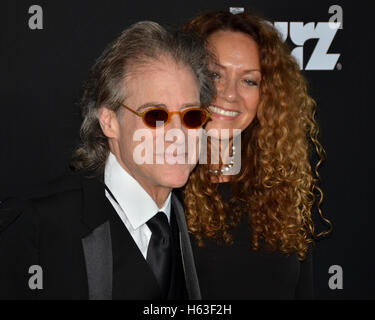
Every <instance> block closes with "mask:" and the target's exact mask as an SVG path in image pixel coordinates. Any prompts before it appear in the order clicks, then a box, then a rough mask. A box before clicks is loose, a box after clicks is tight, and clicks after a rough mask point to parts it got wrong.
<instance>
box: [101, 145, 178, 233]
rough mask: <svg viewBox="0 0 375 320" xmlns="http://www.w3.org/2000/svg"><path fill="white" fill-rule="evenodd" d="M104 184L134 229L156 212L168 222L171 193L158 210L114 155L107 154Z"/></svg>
mask: <svg viewBox="0 0 375 320" xmlns="http://www.w3.org/2000/svg"><path fill="white" fill-rule="evenodd" d="M104 183H105V184H106V186H107V187H108V188H109V190H110V191H111V193H112V194H113V196H114V197H115V199H116V201H117V202H118V204H119V205H120V207H121V209H122V210H123V211H124V213H125V215H126V217H127V218H128V220H129V222H130V224H131V225H132V227H133V228H134V229H138V228H139V227H140V226H141V225H143V224H145V223H146V222H147V221H148V220H150V219H151V218H152V217H153V216H154V215H155V214H156V213H157V212H158V211H163V212H164V213H165V214H166V215H167V217H168V221H169V220H170V213H171V193H169V195H168V197H167V199H166V200H165V202H164V204H163V206H162V207H161V208H160V209H159V208H158V206H157V204H156V203H155V201H154V200H153V199H152V198H151V196H150V195H149V194H148V193H147V192H146V191H145V190H144V189H143V188H142V186H141V185H140V184H139V183H138V181H137V180H135V179H134V178H133V177H132V176H131V175H130V174H129V173H128V172H126V170H125V169H123V168H122V167H121V165H120V164H119V163H118V161H117V159H116V157H115V155H114V154H113V153H111V152H110V153H109V156H108V159H107V161H106V165H105V169H104Z"/></svg>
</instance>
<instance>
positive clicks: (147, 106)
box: [136, 102, 167, 112]
mask: <svg viewBox="0 0 375 320" xmlns="http://www.w3.org/2000/svg"><path fill="white" fill-rule="evenodd" d="M150 107H160V108H166V107H167V106H166V105H165V104H163V103H160V102H147V103H144V104H142V105H141V106H140V107H138V108H137V110H136V111H137V112H140V111H142V110H143V109H147V108H150Z"/></svg>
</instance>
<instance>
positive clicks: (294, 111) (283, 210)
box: [184, 12, 332, 260]
mask: <svg viewBox="0 0 375 320" xmlns="http://www.w3.org/2000/svg"><path fill="white" fill-rule="evenodd" d="M184 29H185V30H188V31H193V32H194V33H196V34H197V35H199V36H200V37H202V38H203V39H205V40H207V38H208V37H209V35H211V34H212V33H214V32H216V31H219V30H230V31H237V32H243V33H245V34H248V35H249V36H251V37H252V38H253V39H254V40H255V41H256V42H257V44H258V48H259V54H260V64H261V73H262V81H261V84H260V102H259V105H258V110H257V115H256V118H255V119H254V120H253V122H252V123H251V124H250V126H249V127H248V128H247V129H246V130H244V131H243V132H242V136H241V143H242V146H241V151H242V154H241V157H242V161H241V165H242V167H241V172H240V173H239V174H238V175H236V176H233V177H232V179H231V183H230V185H231V188H232V191H233V195H234V197H233V199H231V201H230V202H229V203H225V202H223V201H222V199H221V198H220V196H219V194H218V192H217V187H218V184H217V183H212V182H211V175H210V174H209V173H208V165H204V164H200V165H198V166H197V167H196V169H195V170H194V171H193V173H192V175H191V176H190V179H189V181H188V183H187V185H186V187H185V189H184V202H185V210H186V215H187V224H188V228H189V231H190V232H191V233H192V234H193V235H194V236H195V238H196V240H197V242H198V245H200V246H202V245H203V239H204V237H207V238H215V239H221V240H224V242H225V243H227V244H231V243H232V241H233V240H232V235H231V232H230V229H231V228H232V227H234V226H235V225H236V224H237V223H238V222H239V221H240V218H241V216H243V215H244V213H246V215H247V216H248V221H249V225H250V227H251V231H252V232H251V247H252V248H253V249H254V250H257V249H259V248H260V247H261V244H262V242H263V243H264V244H265V247H266V248H267V249H268V250H271V251H275V250H280V252H282V253H291V252H296V253H297V254H298V257H299V259H300V260H303V259H305V257H306V253H307V250H308V248H309V244H310V243H311V242H312V239H313V238H314V237H319V236H322V235H325V234H327V233H328V232H329V231H330V230H329V231H325V232H321V233H319V234H318V235H316V234H315V233H314V225H313V221H312V217H311V211H312V207H313V205H314V203H315V202H316V201H317V197H316V196H317V195H318V198H319V201H318V203H317V208H318V211H319V215H320V217H321V218H322V219H323V220H324V221H325V222H326V223H328V224H329V226H330V229H331V228H332V225H331V222H330V221H329V220H327V219H326V218H324V217H323V215H322V212H321V209H320V204H321V202H322V201H323V193H322V190H321V189H320V188H319V186H318V183H319V180H320V177H319V174H318V171H317V169H318V167H319V165H320V164H321V162H322V161H323V155H324V149H323V147H322V146H321V144H320V143H319V141H318V126H317V123H316V121H315V117H314V114H315V111H316V104H315V102H314V100H313V99H312V98H311V97H310V96H309V95H308V93H307V86H306V81H305V79H304V78H303V76H302V75H301V72H300V70H299V67H298V64H297V62H296V61H295V59H294V58H293V57H292V56H291V54H290V50H289V48H288V46H287V45H286V44H284V43H283V42H282V40H281V39H280V36H279V34H278V33H277V31H276V30H275V29H274V27H273V26H272V25H270V24H269V23H268V22H266V21H265V20H264V19H262V18H260V17H259V16H257V15H255V14H253V13H249V12H244V13H240V14H235V15H233V14H231V13H229V12H211V13H205V14H202V15H199V16H198V17H196V18H194V19H192V20H191V21H190V22H189V23H187V24H186V25H185V26H184ZM314 151H315V152H316V154H317V155H318V156H319V161H318V162H317V164H316V165H315V168H314V170H312V168H311V165H310V157H311V156H312V154H313V152H314ZM229 208H230V210H228V209H229ZM228 212H230V214H228Z"/></svg>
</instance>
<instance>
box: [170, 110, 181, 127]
mask: <svg viewBox="0 0 375 320" xmlns="http://www.w3.org/2000/svg"><path fill="white" fill-rule="evenodd" d="M166 127H167V129H182V128H183V125H182V121H181V114H179V113H178V112H173V113H172V114H171V115H170V119H169V123H168V124H167V126H166Z"/></svg>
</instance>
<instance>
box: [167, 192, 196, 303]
mask: <svg viewBox="0 0 375 320" xmlns="http://www.w3.org/2000/svg"><path fill="white" fill-rule="evenodd" d="M172 206H173V208H174V212H175V214H176V220H177V224H178V228H179V230H180V246H181V254H182V265H183V268H184V273H185V280H186V289H187V292H188V296H189V299H191V300H200V299H201V292H200V288H199V282H198V276H197V271H196V269H195V263H194V257H193V250H192V249H191V244H190V238H189V234H188V229H187V225H186V220H185V214H184V209H183V208H182V205H181V203H180V201H179V200H178V199H177V197H176V196H175V195H174V194H173V193H172Z"/></svg>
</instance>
